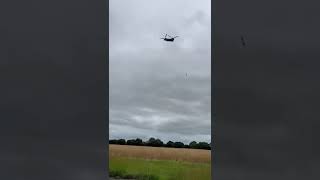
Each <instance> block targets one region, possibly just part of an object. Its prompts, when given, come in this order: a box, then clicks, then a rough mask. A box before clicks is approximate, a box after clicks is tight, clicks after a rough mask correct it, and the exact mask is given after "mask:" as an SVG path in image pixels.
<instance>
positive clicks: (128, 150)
mask: <svg viewBox="0 0 320 180" xmlns="http://www.w3.org/2000/svg"><path fill="white" fill-rule="evenodd" d="M109 157H128V158H143V159H156V160H174V161H184V162H193V163H210V162H211V151H209V150H203V149H185V148H165V147H148V146H127V145H114V144H112V145H109Z"/></svg>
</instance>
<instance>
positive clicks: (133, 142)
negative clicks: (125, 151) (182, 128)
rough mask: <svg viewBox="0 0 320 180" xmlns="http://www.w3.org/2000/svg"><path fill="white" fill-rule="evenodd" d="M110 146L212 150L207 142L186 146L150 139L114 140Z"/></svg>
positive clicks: (110, 141)
mask: <svg viewBox="0 0 320 180" xmlns="http://www.w3.org/2000/svg"><path fill="white" fill-rule="evenodd" d="M109 144H118V145H134V146H152V147H168V148H190V149H207V150H211V143H210V144H209V143H207V142H196V141H192V142H190V143H189V144H184V143H182V142H173V141H168V142H167V143H163V141H161V140H160V139H156V138H153V137H152V138H150V139H149V140H148V141H145V142H144V141H142V139H139V138H137V139H130V140H125V139H113V140H109Z"/></svg>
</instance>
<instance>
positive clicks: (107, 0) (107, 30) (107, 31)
mask: <svg viewBox="0 0 320 180" xmlns="http://www.w3.org/2000/svg"><path fill="white" fill-rule="evenodd" d="M106 2H107V3H106V9H107V12H106V66H105V67H106V76H107V78H106V79H107V83H106V91H107V98H106V112H107V117H106V129H107V131H106V132H107V133H106V142H107V144H106V146H107V147H106V149H107V155H106V156H107V160H106V163H107V165H106V167H107V169H106V171H107V177H108V179H109V0H106Z"/></svg>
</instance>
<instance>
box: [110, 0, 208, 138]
mask: <svg viewBox="0 0 320 180" xmlns="http://www.w3.org/2000/svg"><path fill="white" fill-rule="evenodd" d="M109 10H110V11H109V21H110V22H109V28H110V29H109V57H110V58H109V67H110V68H109V69H110V73H109V74H110V77H109V87H110V89H109V90H110V92H109V98H110V99H109V107H110V109H109V112H110V121H109V130H110V134H109V136H110V138H111V139H112V138H125V139H128V138H138V137H139V138H142V139H144V140H146V139H148V138H149V137H155V138H160V139H162V140H163V141H165V142H167V141H168V140H174V141H182V142H184V143H189V142H190V141H193V140H195V141H207V142H210V140H211V128H210V126H211V5H210V1H209V0H200V1H194V0H175V1H169V0H161V1H150V0H135V1H130V0H120V1H119V0H111V1H110V5H109ZM165 33H167V34H169V35H171V36H179V37H178V38H177V39H175V41H174V42H173V43H172V42H165V41H163V40H161V39H160V38H162V37H163V36H164V35H165Z"/></svg>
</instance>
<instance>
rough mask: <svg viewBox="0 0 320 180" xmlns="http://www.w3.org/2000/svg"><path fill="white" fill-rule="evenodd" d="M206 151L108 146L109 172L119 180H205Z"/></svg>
mask: <svg viewBox="0 0 320 180" xmlns="http://www.w3.org/2000/svg"><path fill="white" fill-rule="evenodd" d="M210 158H211V154H210V151H208V150H196V149H180V148H177V149H176V148H162V147H143V146H125V145H110V146H109V167H110V168H109V172H110V174H111V175H113V176H115V175H117V176H120V177H135V178H136V179H150V180H151V179H153V180H177V179H179V180H209V179H211V164H210Z"/></svg>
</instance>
